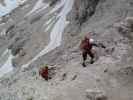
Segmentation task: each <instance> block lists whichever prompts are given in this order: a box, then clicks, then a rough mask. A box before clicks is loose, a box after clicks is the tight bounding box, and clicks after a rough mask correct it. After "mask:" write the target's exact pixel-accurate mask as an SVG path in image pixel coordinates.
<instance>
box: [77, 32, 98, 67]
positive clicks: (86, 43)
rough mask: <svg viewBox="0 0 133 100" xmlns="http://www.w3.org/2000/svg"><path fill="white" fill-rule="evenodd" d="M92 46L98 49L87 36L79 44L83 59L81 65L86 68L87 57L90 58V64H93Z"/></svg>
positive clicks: (93, 51) (93, 52) (93, 53)
mask: <svg viewBox="0 0 133 100" xmlns="http://www.w3.org/2000/svg"><path fill="white" fill-rule="evenodd" d="M93 46H96V47H98V45H97V44H96V43H94V39H91V38H90V37H89V34H87V35H86V36H85V37H84V39H83V40H82V41H81V43H80V49H81V51H82V57H83V63H82V65H83V66H84V67H86V65H85V61H86V59H87V55H89V56H90V57H91V61H90V63H91V64H93V63H94V57H95V50H94V49H93Z"/></svg>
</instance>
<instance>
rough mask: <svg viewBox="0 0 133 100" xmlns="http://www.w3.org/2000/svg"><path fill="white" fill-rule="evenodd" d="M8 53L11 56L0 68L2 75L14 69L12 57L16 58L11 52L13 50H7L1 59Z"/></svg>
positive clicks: (0, 75) (0, 74)
mask: <svg viewBox="0 0 133 100" xmlns="http://www.w3.org/2000/svg"><path fill="white" fill-rule="evenodd" d="M6 55H9V56H8V58H7V60H6V62H5V64H3V66H2V67H1V68H0V77H2V76H3V75H4V74H6V73H8V72H10V71H12V70H13V66H12V59H13V58H14V56H13V55H12V54H11V51H9V50H6V51H5V52H4V54H3V55H2V56H1V59H0V60H2V58H5V56H6Z"/></svg>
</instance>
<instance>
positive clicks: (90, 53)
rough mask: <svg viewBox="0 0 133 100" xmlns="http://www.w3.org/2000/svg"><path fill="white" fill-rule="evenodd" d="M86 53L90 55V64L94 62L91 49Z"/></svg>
mask: <svg viewBox="0 0 133 100" xmlns="http://www.w3.org/2000/svg"><path fill="white" fill-rule="evenodd" d="M88 54H89V56H90V57H91V60H90V64H93V63H94V58H95V56H94V53H93V52H92V51H89V52H88Z"/></svg>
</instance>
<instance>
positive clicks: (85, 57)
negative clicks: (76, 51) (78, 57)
mask: <svg viewBox="0 0 133 100" xmlns="http://www.w3.org/2000/svg"><path fill="white" fill-rule="evenodd" d="M87 55H89V56H90V57H91V61H90V63H91V64H92V63H93V62H94V53H93V52H92V51H91V50H84V51H83V52H82V57H83V66H85V61H86V59H87Z"/></svg>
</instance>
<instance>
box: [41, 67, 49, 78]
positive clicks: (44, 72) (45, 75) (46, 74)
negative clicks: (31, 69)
mask: <svg viewBox="0 0 133 100" xmlns="http://www.w3.org/2000/svg"><path fill="white" fill-rule="evenodd" d="M39 75H41V76H42V77H43V78H46V77H48V67H44V68H40V70H39Z"/></svg>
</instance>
